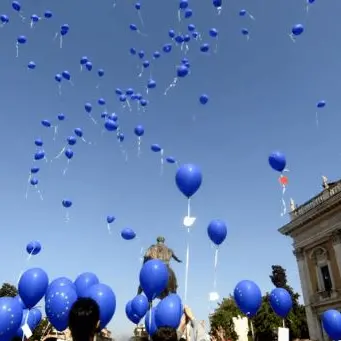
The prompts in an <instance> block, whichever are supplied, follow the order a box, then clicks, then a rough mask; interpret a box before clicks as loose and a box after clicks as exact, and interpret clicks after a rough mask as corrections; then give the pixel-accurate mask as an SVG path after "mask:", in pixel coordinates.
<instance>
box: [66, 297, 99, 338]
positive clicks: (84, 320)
mask: <svg viewBox="0 0 341 341" xmlns="http://www.w3.org/2000/svg"><path fill="white" fill-rule="evenodd" d="M99 318H100V315H99V307H98V304H97V303H96V302H95V301H94V300H93V299H91V298H79V299H78V300H77V301H76V302H75V303H74V304H73V306H72V308H71V310H70V315H69V329H70V332H71V336H72V339H73V341H90V340H92V339H93V337H94V336H95V334H96V332H97V331H98V327H99V323H100V320H99Z"/></svg>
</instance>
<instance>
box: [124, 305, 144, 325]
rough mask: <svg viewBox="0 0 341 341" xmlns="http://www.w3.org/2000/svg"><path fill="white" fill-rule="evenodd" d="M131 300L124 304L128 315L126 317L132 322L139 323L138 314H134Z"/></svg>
mask: <svg viewBox="0 0 341 341" xmlns="http://www.w3.org/2000/svg"><path fill="white" fill-rule="evenodd" d="M131 304H132V301H129V302H127V304H126V309H125V311H126V315H127V317H128V319H129V320H130V321H131V322H133V323H134V324H139V323H140V320H141V317H139V316H138V315H136V314H135V313H134V311H133V309H132V307H131Z"/></svg>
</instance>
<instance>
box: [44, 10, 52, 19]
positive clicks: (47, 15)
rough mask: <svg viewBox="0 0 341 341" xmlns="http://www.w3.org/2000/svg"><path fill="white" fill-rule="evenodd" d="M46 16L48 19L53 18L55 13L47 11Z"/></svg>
mask: <svg viewBox="0 0 341 341" xmlns="http://www.w3.org/2000/svg"><path fill="white" fill-rule="evenodd" d="M44 17H45V18H46V19H51V18H52V17H53V13H52V12H51V11H45V13H44Z"/></svg>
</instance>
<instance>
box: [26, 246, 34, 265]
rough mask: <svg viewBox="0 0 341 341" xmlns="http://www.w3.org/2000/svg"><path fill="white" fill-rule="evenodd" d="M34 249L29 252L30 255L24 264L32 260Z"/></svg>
mask: <svg viewBox="0 0 341 341" xmlns="http://www.w3.org/2000/svg"><path fill="white" fill-rule="evenodd" d="M34 250H35V248H33V250H32V251H31V252H30V254H29V255H28V257H27V259H26V262H29V261H30V259H31V258H32V255H33V252H34Z"/></svg>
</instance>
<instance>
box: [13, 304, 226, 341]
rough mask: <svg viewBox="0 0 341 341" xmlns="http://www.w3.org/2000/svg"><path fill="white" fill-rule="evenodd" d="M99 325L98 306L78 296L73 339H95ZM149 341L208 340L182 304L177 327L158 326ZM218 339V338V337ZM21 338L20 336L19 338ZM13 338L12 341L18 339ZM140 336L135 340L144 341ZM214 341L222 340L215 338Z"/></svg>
mask: <svg viewBox="0 0 341 341" xmlns="http://www.w3.org/2000/svg"><path fill="white" fill-rule="evenodd" d="M99 326H100V307H99V306H98V304H97V303H96V302H95V301H94V300H93V299H91V298H79V299H78V300H77V301H76V302H75V303H74V304H73V306H72V308H71V310H70V314H69V326H68V327H69V330H70V332H71V337H72V340H73V341H95V340H96V335H97V333H98V332H99ZM150 339H151V341H186V340H187V341H191V340H193V341H209V339H210V338H209V336H208V334H207V333H206V331H205V328H204V326H202V324H201V323H200V322H199V321H197V320H196V319H195V317H194V314H193V312H192V310H191V309H190V308H189V307H188V306H184V310H183V315H182V318H181V322H180V325H179V327H178V328H177V329H176V328H171V327H167V326H165V327H160V328H159V329H158V330H157V331H156V332H155V333H154V334H153V335H152V336H151V337H150ZM219 339H220V338H219ZM19 340H21V338H20V339H19ZM19 340H17V339H16V338H14V339H13V340H12V341H19ZM135 340H136V338H135ZM146 340H148V338H146V337H140V338H139V340H136V341H146ZM44 341H57V337H56V338H54V337H48V338H46V339H45V340H44ZM215 341H223V339H222V340H215Z"/></svg>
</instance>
